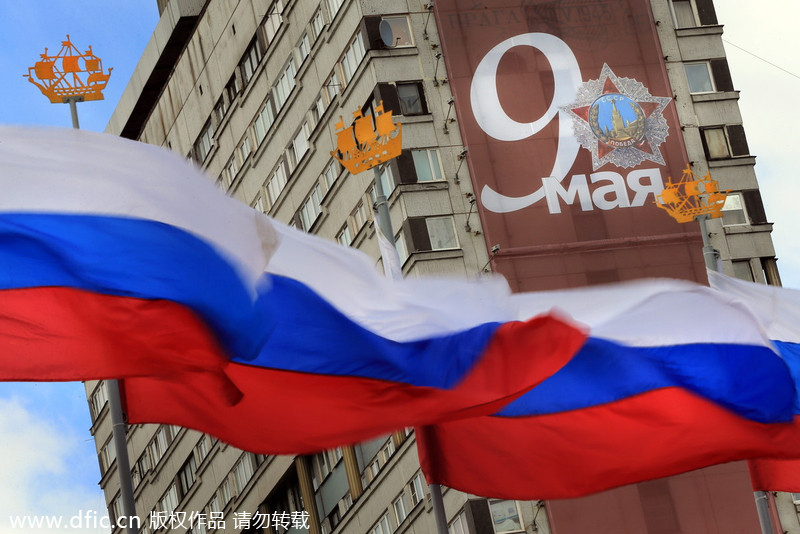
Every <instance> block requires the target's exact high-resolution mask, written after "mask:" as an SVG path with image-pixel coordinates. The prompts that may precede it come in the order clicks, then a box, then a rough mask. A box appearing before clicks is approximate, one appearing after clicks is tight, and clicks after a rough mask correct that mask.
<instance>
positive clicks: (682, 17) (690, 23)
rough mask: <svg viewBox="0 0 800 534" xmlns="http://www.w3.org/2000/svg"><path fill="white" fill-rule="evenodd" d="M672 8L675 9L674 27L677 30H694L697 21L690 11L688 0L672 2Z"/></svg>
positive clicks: (674, 0)
mask: <svg viewBox="0 0 800 534" xmlns="http://www.w3.org/2000/svg"><path fill="white" fill-rule="evenodd" d="M672 7H673V8H674V9H675V26H676V27H678V28H694V27H695V26H697V21H696V20H695V18H694V11H692V3H691V2H690V0H672Z"/></svg>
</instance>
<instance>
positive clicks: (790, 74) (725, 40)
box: [723, 39, 800, 80]
mask: <svg viewBox="0 0 800 534" xmlns="http://www.w3.org/2000/svg"><path fill="white" fill-rule="evenodd" d="M723 41H724V42H725V43H727V44H729V45H731V46H732V47H734V48H738V49H739V50H741V51H742V52H744V53H745V54H750V55H751V56H753V57H754V58H756V59H760V60H761V61H763V62H764V63H766V64H767V65H771V66H773V67H775V68H776V69H778V70H782V71H783V72H785V73H786V74H788V75H789V76H794V77H795V78H797V79H798V80H800V76H798V75H797V74H795V73H793V72H791V71H788V70H786V69H784V68H783V67H781V66H779V65H776V64H775V63H773V62H771V61H769V60H768V59H764V58H763V57H761V56H757V55H756V54H754V53H752V52H750V51H749V50H745V49H744V48H742V47H741V46H739V45H735V44H733V43H732V42H730V41H728V40H727V39H723Z"/></svg>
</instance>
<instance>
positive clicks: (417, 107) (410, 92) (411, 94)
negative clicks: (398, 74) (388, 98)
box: [397, 83, 425, 115]
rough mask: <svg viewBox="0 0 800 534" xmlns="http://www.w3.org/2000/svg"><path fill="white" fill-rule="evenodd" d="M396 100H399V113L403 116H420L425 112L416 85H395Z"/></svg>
mask: <svg viewBox="0 0 800 534" xmlns="http://www.w3.org/2000/svg"><path fill="white" fill-rule="evenodd" d="M397 98H399V99H400V113H402V114H403V115H420V114H422V113H424V112H425V110H424V109H423V107H422V99H421V98H420V94H419V85H417V84H416V83H399V84H397Z"/></svg>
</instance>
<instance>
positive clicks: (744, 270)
mask: <svg viewBox="0 0 800 534" xmlns="http://www.w3.org/2000/svg"><path fill="white" fill-rule="evenodd" d="M731 264H732V265H733V276H735V277H736V278H738V279H739V280H747V281H748V282H754V281H755V277H754V276H753V268H752V267H751V266H750V260H733V261H732V262H731Z"/></svg>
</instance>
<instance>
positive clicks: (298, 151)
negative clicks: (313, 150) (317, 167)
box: [289, 122, 310, 171]
mask: <svg viewBox="0 0 800 534" xmlns="http://www.w3.org/2000/svg"><path fill="white" fill-rule="evenodd" d="M309 135H310V132H309V128H308V123H307V122H304V123H303V124H302V126H300V129H299V130H298V131H297V133H296V134H295V136H294V139H292V143H291V144H290V145H289V156H290V161H291V164H290V168H291V169H292V171H294V168H295V167H296V166H297V164H298V163H300V160H302V159H303V156H305V154H306V152H308V137H309Z"/></svg>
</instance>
